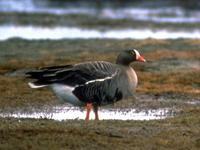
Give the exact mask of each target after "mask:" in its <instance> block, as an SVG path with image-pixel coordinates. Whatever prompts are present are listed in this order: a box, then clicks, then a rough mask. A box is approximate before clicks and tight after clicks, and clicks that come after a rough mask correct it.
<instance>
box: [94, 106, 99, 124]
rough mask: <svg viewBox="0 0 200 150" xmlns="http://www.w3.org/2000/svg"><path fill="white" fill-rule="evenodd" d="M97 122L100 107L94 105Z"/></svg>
mask: <svg viewBox="0 0 200 150" xmlns="http://www.w3.org/2000/svg"><path fill="white" fill-rule="evenodd" d="M94 114H95V120H99V114H98V106H97V105H94Z"/></svg>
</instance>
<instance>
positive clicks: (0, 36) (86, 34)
mask: <svg viewBox="0 0 200 150" xmlns="http://www.w3.org/2000/svg"><path fill="white" fill-rule="evenodd" d="M199 6H200V1H199V0H134V1H133V0H132V1H131V0H92V1H89V0H0V13H1V12H16V13H17V12H24V13H27V14H29V13H47V14H57V15H66V14H84V15H88V16H95V17H97V18H108V19H114V20H118V19H128V20H135V21H145V22H154V23H170V24H173V25H176V24H180V23H188V24H190V25H192V24H196V23H200V9H199V8H200V7H199ZM8 20H9V19H8ZM135 35H137V36H135ZM12 37H21V38H25V39H62V38H117V39H119V38H120V39H122V38H133V39H145V38H156V39H166V38H168V39H175V38H200V28H198V27H197V26H196V27H195V28H194V29H193V31H187V30H183V31H176V30H174V31H168V30H165V29H162V30H160V29H150V28H148V27H147V28H145V29H144V28H141V29H134V27H133V28H128V29H127V28H122V29H119V30H112V29H110V30H108V31H100V30H92V29H91V30H88V29H87V30H86V29H82V28H79V27H74V28H73V27H67V26H65V27H60V26H55V27H53V28H50V27H48V26H47V27H38V26H31V25H30V26H16V24H10V23H9V22H8V23H7V24H2V25H0V40H5V39H8V38H12Z"/></svg>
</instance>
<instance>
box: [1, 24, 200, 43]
mask: <svg viewBox="0 0 200 150" xmlns="http://www.w3.org/2000/svg"><path fill="white" fill-rule="evenodd" d="M14 37H20V38H24V39H31V40H32V39H52V40H56V39H63V38H66V39H75V38H83V39H89V38H98V39H101V38H113V39H124V38H130V39H146V38H155V39H177V38H191V39H197V38H200V30H193V31H173V32H172V31H169V30H151V29H116V30H105V31H101V30H97V29H96V30H95V29H82V28H75V27H54V28H50V27H38V26H12V25H11V26H0V40H6V39H8V38H14Z"/></svg>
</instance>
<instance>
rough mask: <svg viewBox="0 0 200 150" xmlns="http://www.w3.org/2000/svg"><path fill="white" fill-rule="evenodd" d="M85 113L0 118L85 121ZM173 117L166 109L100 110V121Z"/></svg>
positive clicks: (63, 110) (62, 110)
mask: <svg viewBox="0 0 200 150" xmlns="http://www.w3.org/2000/svg"><path fill="white" fill-rule="evenodd" d="M85 114H86V111H81V110H80V109H79V108H76V107H68V106H67V107H66V106H65V107H58V106H57V107H53V108H51V109H46V110H45V109H44V110H43V111H35V112H34V111H33V112H29V113H27V112H20V111H17V112H14V113H1V114H0V117H4V118H5V117H14V118H35V119H39V118H40V119H53V120H58V121H62V120H68V119H78V120H79V119H85ZM172 116H174V112H173V111H172V110H170V109H168V108H164V109H149V110H140V111H137V110H136V109H131V108H129V109H100V110H99V117H100V118H99V119H100V120H156V119H165V118H167V117H172ZM90 117H91V119H94V113H93V112H91V116H90Z"/></svg>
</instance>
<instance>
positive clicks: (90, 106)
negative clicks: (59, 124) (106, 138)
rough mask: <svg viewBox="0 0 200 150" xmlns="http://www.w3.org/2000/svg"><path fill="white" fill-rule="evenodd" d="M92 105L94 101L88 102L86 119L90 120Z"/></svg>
mask: <svg viewBox="0 0 200 150" xmlns="http://www.w3.org/2000/svg"><path fill="white" fill-rule="evenodd" d="M92 107H93V106H92V103H87V104H86V109H87V112H86V118H85V120H89V118H90V112H91V109H92Z"/></svg>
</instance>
